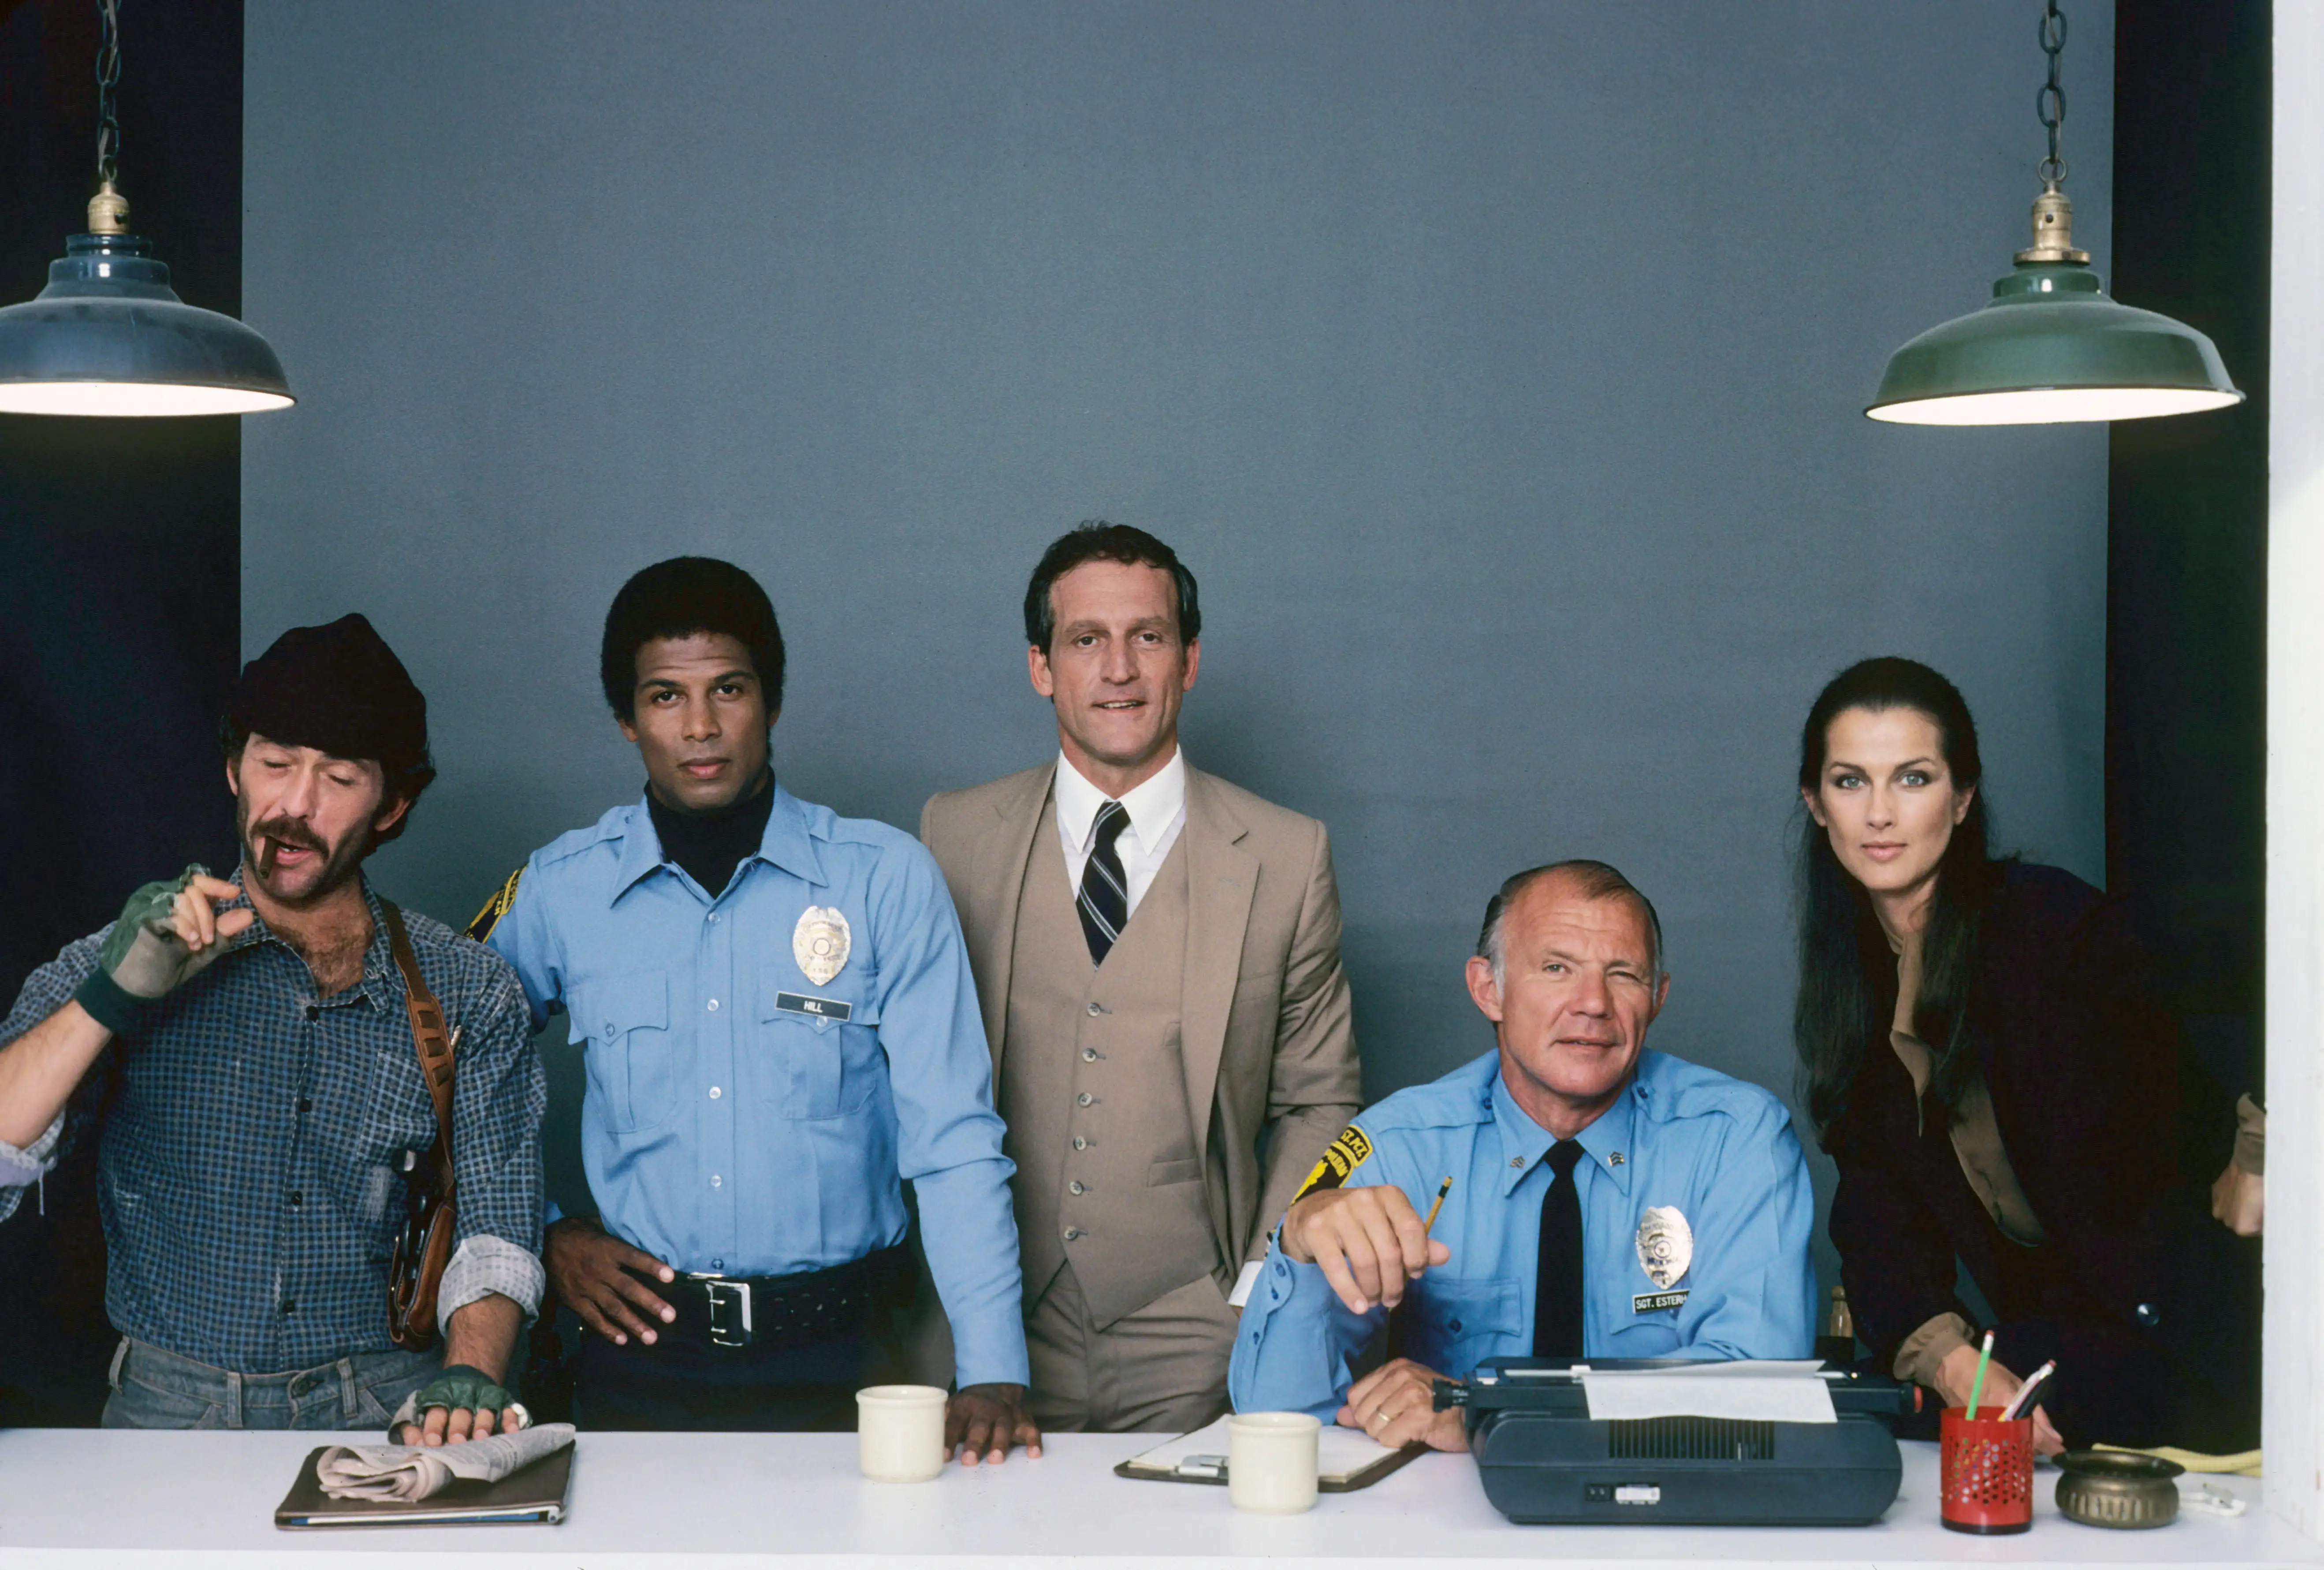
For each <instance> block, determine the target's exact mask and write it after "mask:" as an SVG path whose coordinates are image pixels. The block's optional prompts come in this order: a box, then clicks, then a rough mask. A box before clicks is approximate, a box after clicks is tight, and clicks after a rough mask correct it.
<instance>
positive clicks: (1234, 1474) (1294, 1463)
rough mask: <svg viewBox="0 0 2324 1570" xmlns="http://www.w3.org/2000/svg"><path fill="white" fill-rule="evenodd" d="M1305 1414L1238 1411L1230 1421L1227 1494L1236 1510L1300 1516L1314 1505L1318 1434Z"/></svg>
mask: <svg viewBox="0 0 2324 1570" xmlns="http://www.w3.org/2000/svg"><path fill="white" fill-rule="evenodd" d="M1322 1430H1323V1425H1322V1424H1321V1423H1319V1422H1317V1421H1316V1420H1315V1419H1314V1418H1313V1417H1311V1416H1310V1415H1308V1414H1307V1413H1305V1412H1237V1413H1236V1414H1235V1415H1234V1416H1233V1417H1231V1418H1228V1419H1227V1492H1228V1494H1229V1495H1230V1496H1231V1498H1232V1499H1233V1500H1234V1504H1235V1509H1237V1510H1252V1511H1256V1512H1257V1513H1259V1514H1260V1515H1267V1516H1296V1515H1297V1514H1298V1513H1299V1512H1300V1511H1302V1510H1314V1508H1315V1445H1316V1437H1315V1436H1316V1435H1317V1434H1319V1433H1321V1432H1322Z"/></svg>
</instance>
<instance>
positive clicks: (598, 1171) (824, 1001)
mask: <svg viewBox="0 0 2324 1570" xmlns="http://www.w3.org/2000/svg"><path fill="white" fill-rule="evenodd" d="M773 790H774V793H775V799H774V803H773V806H772V807H771V808H770V810H769V812H768V815H767V828H766V833H765V835H764V836H763V837H762V838H761V841H760V845H759V850H758V854H756V856H754V857H752V858H750V859H747V860H745V861H744V862H743V863H742V866H741V867H740V868H739V869H738V871H737V872H736V873H735V875H734V877H733V881H732V882H729V883H728V885H727V887H726V888H725V889H724V891H721V892H719V893H718V894H717V895H716V896H715V898H714V897H713V895H712V894H711V893H710V891H705V889H704V888H703V887H702V886H701V885H700V884H698V883H696V882H695V881H694V879H693V878H692V877H690V876H688V875H687V873H685V872H684V871H683V870H681V869H680V868H679V867H678V865H677V864H674V863H669V862H665V861H664V860H663V859H662V851H661V842H660V839H659V836H657V835H656V834H655V833H654V829H653V821H652V819H651V817H650V816H649V814H648V812H647V809H646V806H645V803H644V802H643V801H642V800H640V801H639V802H637V803H635V804H633V805H631V806H627V807H617V808H613V810H612V811H610V812H608V813H606V814H605V816H604V817H601V818H599V819H598V820H597V822H596V824H595V826H594V827H589V828H584V829H576V830H575V831H574V832H572V833H570V834H567V835H565V836H561V837H559V838H558V839H557V840H555V841H553V842H551V843H550V844H549V845H547V846H545V847H543V848H542V849H540V850H539V851H537V852H535V853H534V854H533V855H532V856H531V858H530V860H529V861H527V862H526V864H525V866H524V870H523V872H522V873H521V874H520V877H519V880H518V881H517V882H516V886H515V888H514V891H513V898H512V899H511V900H509V902H508V904H507V908H506V911H505V913H504V914H503V916H502V917H501V919H499V921H498V922H497V924H496V925H494V926H493V928H492V933H491V937H490V942H491V944H492V947H494V948H496V949H498V950H499V951H500V952H501V953H502V954H503V955H505V956H507V957H508V959H509V960H510V961H511V962H512V964H513V965H515V966H516V970H517V974H518V975H519V977H520V978H521V980H522V981H523V983H524V990H525V995H526V997H527V999H528V1000H529V1001H530V1003H531V1005H532V1020H533V1028H534V1029H535V1030H538V1029H539V1028H540V1026H541V1025H542V1024H544V1023H545V1022H546V1021H547V1020H548V1017H549V1012H550V1011H552V1010H554V1009H557V1008H560V1007H561V1008H563V1009H564V1011H566V1013H567V1016H568V1017H569V1018H570V1020H571V1021H572V1038H571V1039H573V1040H574V1041H576V1042H586V1049H585V1051H584V1053H583V1062H584V1064H585V1066H586V1070H587V1092H586V1095H585V1096H584V1098H583V1100H582V1104H581V1156H582V1163H583V1166H584V1167H585V1168H586V1171H587V1173H588V1178H589V1188H590V1192H591V1194H592V1195H593V1196H595V1200H596V1202H597V1205H598V1207H599V1213H600V1217H601V1219H602V1220H603V1222H604V1225H605V1228H606V1230H607V1231H609V1232H611V1233H613V1234H614V1235H616V1236H618V1237H621V1238H622V1239H623V1240H625V1241H627V1242H630V1243H632V1244H633V1245H635V1246H636V1247H638V1248H641V1249H643V1250H644V1251H646V1252H648V1253H650V1254H652V1255H653V1256H655V1257H656V1258H657V1259H660V1260H663V1261H667V1262H668V1263H669V1264H670V1265H671V1266H672V1267H673V1268H675V1269H677V1270H680V1271H689V1270H706V1271H716V1272H719V1273H722V1274H724V1275H729V1276H782V1275H789V1274H792V1273H794V1272H796V1271H800V1270H820V1269H823V1268H825V1267H826V1266H831V1265H838V1264H844V1263H845V1262H847V1261H850V1260H856V1259H861V1258H862V1256H864V1255H865V1254H868V1253H870V1252H871V1251H874V1250H876V1249H881V1248H885V1247H887V1246H888V1245H890V1244H891V1243H896V1242H901V1241H902V1240H903V1237H904V1234H905V1227H906V1215H905V1211H904V1196H903V1190H902V1185H901V1183H900V1181H899V1179H903V1178H908V1179H910V1180H911V1182H912V1183H913V1185H914V1186H915V1187H916V1189H917V1192H918V1199H919V1207H920V1230H921V1237H922V1241H923V1246H924V1247H925V1248H926V1250H927V1258H928V1268H929V1270H930V1271H931V1272H932V1273H933V1274H934V1276H935V1277H936V1287H937V1289H938V1290H939V1292H940V1293H941V1294H942V1296H943V1299H944V1304H945V1310H946V1313H947V1315H948V1316H949V1317H950V1319H951V1321H952V1330H953V1341H954V1358H955V1366H956V1368H957V1371H958V1375H959V1380H960V1382H961V1383H962V1384H964V1385H972V1384H982V1383H986V1382H990V1381H1007V1382H1010V1383H1015V1384H1022V1383H1025V1382H1026V1381H1027V1365H1026V1357H1025V1333H1024V1325H1023V1321H1022V1318H1021V1316H1020V1315H1019V1290H1020V1288H1019V1275H1018V1264H1017V1224H1016V1219H1015V1216H1014V1214H1013V1213H1012V1212H1011V1210H1010V1199H1009V1178H1010V1174H1011V1173H1012V1172H1014V1171H1015V1169H1016V1168H1015V1167H1014V1165H1013V1164H1012V1163H1011V1162H1010V1159H1008V1158H1007V1157H1006V1156H1004V1155H1002V1154H1001V1132H1002V1128H1001V1119H1000V1117H999V1115H998V1114H997V1113H994V1111H993V1109H992V1060H991V1054H990V1053H989V1052H988V1050H987V1049H986V1047H985V1040H984V1025H983V1021H982V1016H981V1015H980V1014H979V1012H978V1009H977V1001H976V984H975V981H974V979H973V976H972V975H971V974H970V971H969V965H968V950H967V947H966V945H965V944H964V942H963V940H962V937H961V931H960V919H959V918H958V917H957V916H956V915H954V911H953V906H952V898H951V896H950V895H949V894H948V893H947V892H946V891H945V884H944V875H943V873H940V872H938V871H937V869H936V858H935V857H933V856H931V855H930V854H928V853H927V849H926V848H925V847H923V846H922V845H920V843H919V842H918V840H916V839H914V838H912V837H911V836H909V835H908V834H905V833H903V832H902V831H901V830H899V829H896V828H892V827H889V826H888V825H887V824H884V823H876V822H871V821H868V820H863V819H858V818H846V817H839V816H837V815H836V814H835V813H833V812H832V811H831V810H830V809H829V808H824V807H816V806H812V805H810V804H808V803H807V802H803V801H801V800H799V799H798V798H797V797H794V796H792V795H791V794H790V793H789V792H788V791H787V790H783V789H782V787H781V785H780V784H777V785H775V786H774V787H773ZM506 897H507V896H506V895H505V894H504V896H503V898H506ZM810 906H818V907H823V908H826V909H836V910H838V911H839V912H840V913H841V914H842V915H843V916H844V917H845V918H846V921H847V927H848V930H849V935H850V937H849V947H848V952H847V958H846V963H845V965H844V966H843V967H842V968H841V970H840V972H839V974H837V975H835V976H834V977H832V978H831V979H830V980H829V981H827V982H825V983H823V984H816V983H815V982H814V981H812V980H810V979H809V978H808V976H807V974H806V972H805V971H804V970H803V969H802V968H801V967H800V965H799V962H798V958H797V957H796V956H794V954H793V952H792V941H791V940H792V935H793V932H794V930H795V929H796V928H798V922H799V919H800V917H801V916H803V915H804V914H805V913H806V912H807V909H808V908H809V907H810ZM786 1004H788V1007H786V1006H784V1005H786ZM803 1010H808V1011H803ZM842 1013H844V1015H845V1016H846V1017H845V1018H844V1020H842V1019H838V1018H835V1017H834V1016H835V1015H838V1014H842Z"/></svg>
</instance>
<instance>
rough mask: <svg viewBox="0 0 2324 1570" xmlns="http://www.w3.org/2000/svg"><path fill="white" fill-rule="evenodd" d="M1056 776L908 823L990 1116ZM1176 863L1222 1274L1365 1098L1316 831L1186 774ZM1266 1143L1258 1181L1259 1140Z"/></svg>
mask: <svg viewBox="0 0 2324 1570" xmlns="http://www.w3.org/2000/svg"><path fill="white" fill-rule="evenodd" d="M1056 768H1057V765H1056V762H1054V761H1053V762H1048V763H1045V764H1043V765H1042V766H1041V767H1039V768H1037V769H1028V770H1026V771H1023V772H1022V773H1018V774H1011V775H1009V776H1008V777H1007V778H1005V779H1001V780H992V781H991V782H990V783H988V784H984V785H979V786H976V787H974V788H973V789H971V790H954V791H948V792H946V793H945V794H944V795H941V796H937V797H934V798H932V799H930V800H929V802H928V804H927V808H926V809H925V810H923V811H922V813H921V814H920V838H921V839H922V840H923V841H924V842H926V843H927V847H928V849H929V850H931V851H933V852H934V853H935V854H936V861H937V863H938V864H940V865H941V866H942V867H943V868H944V874H945V882H947V883H948V884H949V885H950V886H951V890H952V897H953V903H954V906H955V907H956V908H957V909H958V910H959V911H960V919H961V925H962V927H963V928H964V929H965V930H966V933H967V936H968V955H969V963H970V965H971V966H972V967H973V970H974V971H975V974H976V990H977V995H978V998H979V999H980V1001H981V1002H982V1005H983V1011H984V1033H985V1036H986V1039H989V1040H990V1041H991V1043H992V1068H993V1084H994V1101H995V1103H996V1104H998V1103H999V1101H1000V1089H999V1087H1000V1084H1001V1076H1002V1075H1004V1074H1007V1073H1008V1072H1009V1065H1008V1063H1007V1062H1005V1061H1004V1060H1003V1058H1004V1054H1003V1051H1002V1041H1003V1039H1004V1036H1005V1032H1006V1027H1007V1023H1008V1017H1009V974H1010V962H1011V960H1012V958H1013V956H1014V951H1015V946H1016V937H1017V932H1016V928H1017V909H1018V903H1019V894H1020V893H1021V892H1022V891H1023V889H1024V883H1025V876H1026V870H1027V867H1028V864H1029V862H1030V861H1031V858H1032V849H1033V835H1034V832H1035V830H1036V829H1037V827H1039V825H1040V823H1041V821H1042V808H1043V807H1044V806H1045V805H1046V803H1047V800H1048V795H1049V785H1050V781H1051V780H1052V778H1053V776H1054V775H1055V774H1056ZM1176 849H1177V850H1179V851H1183V852H1184V854H1185V856H1186V874H1187V896H1188V910H1187V922H1186V960H1185V979H1184V982H1183V984H1182V990H1183V1002H1182V1012H1181V1014H1180V1032H1181V1041H1182V1048H1183V1051H1184V1054H1185V1074H1186V1105H1187V1106H1188V1107H1189V1108H1191V1109H1192V1110H1193V1113H1194V1126H1195V1131H1196V1132H1195V1137H1196V1140H1197V1141H1198V1143H1197V1150H1198V1152H1199V1153H1200V1155H1201V1156H1202V1158H1203V1169H1204V1171H1205V1172H1206V1173H1207V1174H1208V1175H1209V1176H1208V1177H1207V1178H1206V1185H1207V1190H1206V1191H1207V1197H1208V1201H1209V1206H1210V1215H1211V1225H1212V1228H1213V1232H1214V1233H1215V1235H1216V1237H1217V1239H1218V1245H1219V1257H1220V1258H1221V1259H1222V1260H1225V1261H1247V1260H1256V1259H1261V1258H1264V1257H1265V1255H1266V1253H1267V1236H1268V1232H1269V1231H1271V1230H1272V1229H1273V1227H1274V1225H1275V1223H1276V1221H1277V1219H1278V1218H1279V1217H1280V1216H1281V1215H1282V1214H1283V1211H1284V1209H1285V1207H1286V1205H1289V1204H1290V1203H1291V1196H1292V1194H1293V1192H1294V1191H1295V1190H1296V1189H1297V1187H1299V1184H1300V1182H1301V1180H1302V1179H1303V1178H1305V1177H1306V1175H1307V1173H1308V1170H1309V1169H1310V1168H1313V1167H1314V1164H1315V1163H1316V1162H1317V1161H1318V1160H1320V1159H1322V1158H1323V1147H1324V1146H1325V1145H1327V1144H1329V1143H1330V1142H1331V1141H1332V1138H1333V1135H1335V1134H1337V1133H1338V1132H1339V1131H1341V1129H1342V1128H1343V1127H1345V1126H1346V1125H1347V1123H1348V1122H1349V1120H1350V1119H1351V1118H1352V1117H1354V1116H1355V1114H1356V1111H1357V1108H1358V1104H1360V1102H1361V1100H1362V1095H1363V1088H1362V1073H1361V1069H1360V1066H1359V1064H1358V1062H1357V1059H1356V1043H1355V1035H1354V1031H1353V1029H1352V1026H1351V1020H1350V1012H1349V1002H1348V978H1347V974H1346V973H1345V972H1344V971H1343V970H1342V968H1341V966H1340V894H1339V888H1338V885H1337V884H1335V883H1334V882H1333V879H1332V847H1331V842H1330V840H1329V838H1328V837H1327V836H1326V835H1325V834H1324V832H1323V825H1322V824H1320V823H1318V822H1316V821H1315V820H1314V818H1312V817H1301V816H1300V815H1299V814H1297V813H1296V812H1291V811H1288V810H1286V808H1280V807H1277V806H1275V805H1274V804H1273V803H1271V802H1268V801H1263V800H1261V799H1259V798H1258V797H1256V796H1253V795H1252V794H1250V792H1249V791H1248V790H1240V789H1238V788H1237V787H1235V786H1232V785H1230V784H1228V783H1227V782H1226V781H1225V780H1221V779H1218V778H1216V777H1215V776H1213V775H1210V774H1204V773H1202V772H1200V771H1196V770H1194V769H1193V768H1189V769H1188V770H1187V771H1186V822H1185V827H1184V828H1183V829H1181V830H1180V831H1179V836H1178V845H1177V847H1176ZM1269 1128H1272V1130H1273V1135H1272V1138H1271V1139H1270V1140H1269V1141H1268V1150H1267V1165H1266V1169H1265V1170H1264V1171H1261V1170H1260V1168H1259V1157H1258V1153H1257V1152H1258V1146H1259V1136H1260V1134H1261V1132H1262V1131H1265V1130H1268V1129H1269ZM1222 1174H1223V1178H1222V1176H1221V1175H1222ZM1228 1268H1229V1270H1230V1272H1231V1271H1232V1270H1233V1269H1234V1265H1233V1263H1230V1265H1229V1267H1228ZM1231 1280H1232V1276H1231V1274H1230V1276H1229V1278H1228V1283H1222V1286H1223V1285H1225V1284H1231Z"/></svg>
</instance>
